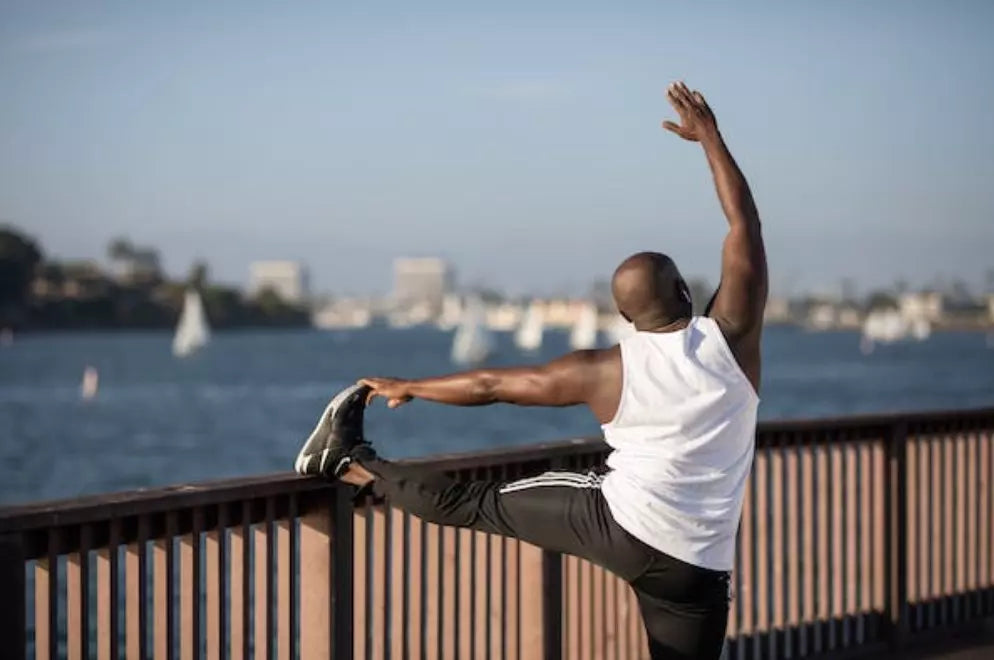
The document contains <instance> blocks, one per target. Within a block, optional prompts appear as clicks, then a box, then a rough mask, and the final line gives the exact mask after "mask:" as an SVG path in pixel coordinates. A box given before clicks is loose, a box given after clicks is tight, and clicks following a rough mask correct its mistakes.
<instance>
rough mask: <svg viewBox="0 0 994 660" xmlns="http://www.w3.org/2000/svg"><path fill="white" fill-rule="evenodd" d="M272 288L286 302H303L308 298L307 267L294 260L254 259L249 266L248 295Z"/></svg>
mask: <svg viewBox="0 0 994 660" xmlns="http://www.w3.org/2000/svg"><path fill="white" fill-rule="evenodd" d="M266 289H272V290H273V291H274V292H275V293H276V294H277V295H278V296H279V297H280V298H282V299H283V300H284V301H286V302H288V303H294V304H298V305H299V304H303V303H305V302H307V300H308V299H309V298H310V283H309V281H308V275H307V268H306V267H305V266H304V265H303V264H300V263H298V262H296V261H256V262H255V263H253V264H251V265H250V266H249V288H248V292H249V296H250V297H252V298H255V297H256V296H258V295H259V294H260V293H261V292H262V291H264V290H266Z"/></svg>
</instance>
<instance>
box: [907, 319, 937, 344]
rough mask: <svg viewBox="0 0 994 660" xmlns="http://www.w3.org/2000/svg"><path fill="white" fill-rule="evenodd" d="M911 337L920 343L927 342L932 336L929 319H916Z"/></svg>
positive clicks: (913, 322) (912, 325)
mask: <svg viewBox="0 0 994 660" xmlns="http://www.w3.org/2000/svg"><path fill="white" fill-rule="evenodd" d="M911 336H912V337H914V338H915V339H917V340H918V341H925V340H926V339H928V338H929V337H931V336H932V324H931V323H929V322H928V320H927V319H915V320H914V321H912V322H911Z"/></svg>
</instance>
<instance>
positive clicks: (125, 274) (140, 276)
mask: <svg viewBox="0 0 994 660" xmlns="http://www.w3.org/2000/svg"><path fill="white" fill-rule="evenodd" d="M110 268H111V272H112V273H113V274H114V278H115V279H116V280H117V281H118V282H121V283H124V284H141V283H154V282H158V281H159V280H161V279H162V269H161V267H160V265H159V253H158V252H156V251H155V250H153V249H151V248H138V247H132V246H126V247H125V248H122V249H120V250H118V251H117V252H115V253H114V254H112V255H111V257H110Z"/></svg>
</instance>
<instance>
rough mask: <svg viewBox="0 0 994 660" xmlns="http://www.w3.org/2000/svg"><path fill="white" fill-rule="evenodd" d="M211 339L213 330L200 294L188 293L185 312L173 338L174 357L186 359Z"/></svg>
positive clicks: (184, 306) (181, 315)
mask: <svg viewBox="0 0 994 660" xmlns="http://www.w3.org/2000/svg"><path fill="white" fill-rule="evenodd" d="M210 337H211V329H210V326H209V325H208V324H207V315H206V314H205V313H204V305H203V302H201V300H200V294H199V293H197V292H196V291H187V292H186V296H185V297H184V298H183V311H182V312H181V313H180V315H179V323H178V324H177V325H176V334H175V336H174V337H173V355H175V356H176V357H184V356H186V355H189V354H190V353H193V352H194V351H196V350H197V349H198V348H202V347H203V346H206V345H207V342H208V341H209V340H210Z"/></svg>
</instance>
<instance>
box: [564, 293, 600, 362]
mask: <svg viewBox="0 0 994 660" xmlns="http://www.w3.org/2000/svg"><path fill="white" fill-rule="evenodd" d="M569 344H570V347H571V348H572V349H573V350H574V351H580V350H585V349H588V348H594V347H595V346H597V308H596V307H594V306H593V305H592V304H587V305H584V307H583V309H582V310H581V312H580V318H579V319H577V322H576V325H574V326H573V332H571V333H570V337H569Z"/></svg>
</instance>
